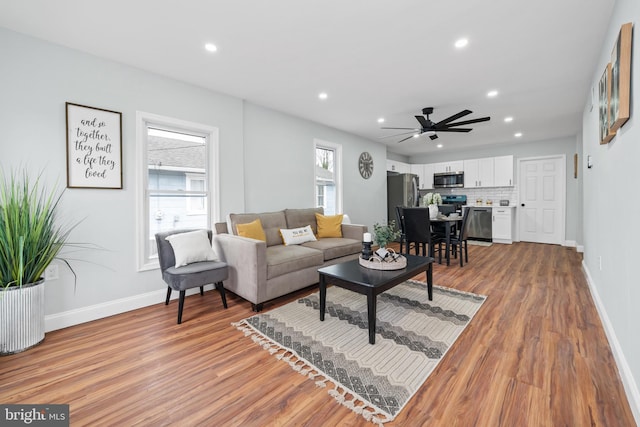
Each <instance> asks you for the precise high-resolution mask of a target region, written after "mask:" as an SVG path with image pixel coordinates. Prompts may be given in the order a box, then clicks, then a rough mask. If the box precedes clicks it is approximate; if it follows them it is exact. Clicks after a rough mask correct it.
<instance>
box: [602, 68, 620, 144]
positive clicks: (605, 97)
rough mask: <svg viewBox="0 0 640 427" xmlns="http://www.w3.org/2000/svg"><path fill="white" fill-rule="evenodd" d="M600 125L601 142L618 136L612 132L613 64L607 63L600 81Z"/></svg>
mask: <svg viewBox="0 0 640 427" xmlns="http://www.w3.org/2000/svg"><path fill="white" fill-rule="evenodd" d="M598 95H599V96H598V97H599V103H598V119H599V120H598V125H599V126H598V127H599V129H600V132H599V134H600V144H608V143H609V141H611V140H612V139H613V137H614V136H616V133H615V132H611V128H610V126H609V125H610V123H611V122H610V119H611V115H610V111H611V110H610V108H609V105H610V101H611V64H607V66H606V67H605V69H604V73H602V77H600V83H598Z"/></svg>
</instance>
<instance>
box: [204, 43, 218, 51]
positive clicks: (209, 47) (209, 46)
mask: <svg viewBox="0 0 640 427" xmlns="http://www.w3.org/2000/svg"><path fill="white" fill-rule="evenodd" d="M204 48H205V49H206V50H208V51H209V52H215V51H217V50H218V47H217V46H216V45H215V44H213V43H207V44H205V45H204Z"/></svg>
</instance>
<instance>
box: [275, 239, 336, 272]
mask: <svg viewBox="0 0 640 427" xmlns="http://www.w3.org/2000/svg"><path fill="white" fill-rule="evenodd" d="M310 243H311V242H310ZM305 245H306V243H305ZM323 262H324V257H323V254H322V252H321V251H318V250H316V249H312V248H305V247H304V246H301V245H291V246H285V245H275V246H269V247H267V280H268V279H271V278H273V277H278V276H282V275H283V274H287V273H291V272H293V271H298V270H302V269H305V268H307V267H314V266H318V267H319V266H321V265H322V263H323Z"/></svg>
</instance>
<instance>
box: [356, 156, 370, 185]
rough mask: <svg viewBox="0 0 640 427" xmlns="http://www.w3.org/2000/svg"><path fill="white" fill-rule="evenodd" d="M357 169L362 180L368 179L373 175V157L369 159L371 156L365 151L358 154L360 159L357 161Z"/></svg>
mask: <svg viewBox="0 0 640 427" xmlns="http://www.w3.org/2000/svg"><path fill="white" fill-rule="evenodd" d="M358 169H360V175H361V176H362V177H363V178H364V179H369V177H370V176H371V174H372V173H373V157H371V154H369V153H367V152H366V151H364V152H363V153H362V154H360V158H359V159H358Z"/></svg>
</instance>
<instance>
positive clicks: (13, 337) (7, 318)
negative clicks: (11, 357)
mask: <svg viewBox="0 0 640 427" xmlns="http://www.w3.org/2000/svg"><path fill="white" fill-rule="evenodd" d="M42 340H44V279H40V280H38V281H37V282H36V283H30V284H28V285H23V286H22V287H21V288H7V289H4V290H0V355H6V354H13V353H18V352H21V351H24V350H27V349H28V348H31V347H33V346H35V345H37V344H40V343H41V342H42Z"/></svg>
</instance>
